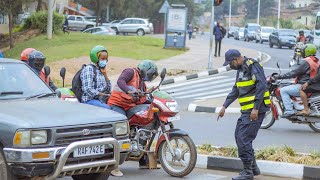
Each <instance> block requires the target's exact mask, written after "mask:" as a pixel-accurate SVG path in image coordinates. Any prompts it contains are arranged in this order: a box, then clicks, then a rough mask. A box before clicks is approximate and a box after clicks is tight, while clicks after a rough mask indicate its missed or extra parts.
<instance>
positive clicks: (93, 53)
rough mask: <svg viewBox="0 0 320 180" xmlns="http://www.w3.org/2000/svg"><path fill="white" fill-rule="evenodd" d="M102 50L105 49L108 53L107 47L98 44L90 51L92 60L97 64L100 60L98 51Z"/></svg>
mask: <svg viewBox="0 0 320 180" xmlns="http://www.w3.org/2000/svg"><path fill="white" fill-rule="evenodd" d="M102 51H105V52H106V53H108V51H107V48H105V47H104V46H101V45H98V46H95V47H94V48H92V49H91V51H90V59H91V62H93V63H95V64H96V63H97V62H98V61H99V57H98V53H99V52H102Z"/></svg>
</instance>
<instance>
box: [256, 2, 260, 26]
mask: <svg viewBox="0 0 320 180" xmlns="http://www.w3.org/2000/svg"><path fill="white" fill-rule="evenodd" d="M257 24H260V0H258V18H257Z"/></svg>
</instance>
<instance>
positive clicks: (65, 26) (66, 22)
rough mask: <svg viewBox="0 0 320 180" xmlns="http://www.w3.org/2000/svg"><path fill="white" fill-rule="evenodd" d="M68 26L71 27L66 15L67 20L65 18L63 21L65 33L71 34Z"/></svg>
mask: <svg viewBox="0 0 320 180" xmlns="http://www.w3.org/2000/svg"><path fill="white" fill-rule="evenodd" d="M68 27H69V21H68V17H67V16H65V20H64V23H63V33H64V34H65V33H68V34H69V31H68Z"/></svg>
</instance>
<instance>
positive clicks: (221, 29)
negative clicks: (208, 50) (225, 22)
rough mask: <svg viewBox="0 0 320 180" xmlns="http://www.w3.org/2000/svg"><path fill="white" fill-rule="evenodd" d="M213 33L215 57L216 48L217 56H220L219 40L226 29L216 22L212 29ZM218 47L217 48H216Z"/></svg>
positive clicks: (215, 53)
mask: <svg viewBox="0 0 320 180" xmlns="http://www.w3.org/2000/svg"><path fill="white" fill-rule="evenodd" d="M213 34H214V36H215V51H214V56H215V57H217V50H218V56H220V51H221V41H222V39H223V38H224V36H225V35H226V29H225V28H224V27H223V26H221V25H220V23H219V22H218V23H217V25H216V26H215V27H214V29H213ZM217 48H219V49H217Z"/></svg>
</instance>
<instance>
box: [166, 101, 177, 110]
mask: <svg viewBox="0 0 320 180" xmlns="http://www.w3.org/2000/svg"><path fill="white" fill-rule="evenodd" d="M166 106H167V107H168V108H169V109H170V111H172V112H179V106H178V103H177V102H176V101H173V102H167V103H166Z"/></svg>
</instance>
